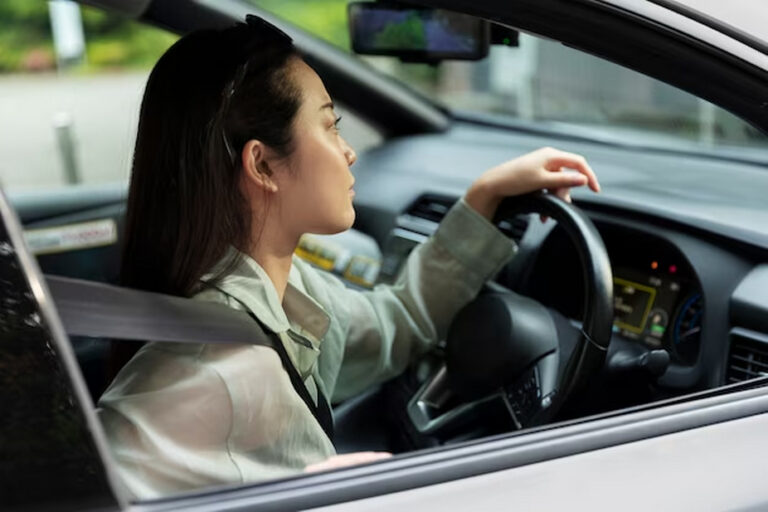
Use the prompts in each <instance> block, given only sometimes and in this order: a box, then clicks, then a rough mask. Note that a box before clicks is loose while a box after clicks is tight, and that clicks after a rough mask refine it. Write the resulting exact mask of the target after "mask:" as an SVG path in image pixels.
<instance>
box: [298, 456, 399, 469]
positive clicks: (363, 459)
mask: <svg viewBox="0 0 768 512" xmlns="http://www.w3.org/2000/svg"><path fill="white" fill-rule="evenodd" d="M390 457H392V454H391V453H389V452H355V453H345V454H343V455H334V456H333V457H330V458H328V459H326V460H324V461H322V462H316V463H315V464H310V465H309V466H307V467H306V468H304V472H305V473H317V472H318V471H328V470H330V469H337V468H343V467H346V466H356V465H358V464H367V463H369V462H376V461H377V460H383V459H388V458H390Z"/></svg>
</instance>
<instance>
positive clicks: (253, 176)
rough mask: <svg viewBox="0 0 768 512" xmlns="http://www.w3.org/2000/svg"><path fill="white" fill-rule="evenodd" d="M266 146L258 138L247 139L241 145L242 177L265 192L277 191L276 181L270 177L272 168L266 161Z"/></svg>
mask: <svg viewBox="0 0 768 512" xmlns="http://www.w3.org/2000/svg"><path fill="white" fill-rule="evenodd" d="M267 152H268V148H267V147H266V146H265V145H264V143H263V142H261V141H259V140H255V139H252V140H249V141H248V142H246V143H245V146H244V147H243V153H242V155H241V158H242V161H243V178H244V179H245V180H246V182H248V183H249V184H251V185H252V186H256V187H257V188H260V189H262V190H264V191H267V192H277V183H276V182H275V180H274V179H272V169H270V167H269V164H268V163H267Z"/></svg>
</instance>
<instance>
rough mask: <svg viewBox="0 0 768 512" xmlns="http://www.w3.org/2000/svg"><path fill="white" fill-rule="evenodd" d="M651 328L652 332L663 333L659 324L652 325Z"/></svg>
mask: <svg viewBox="0 0 768 512" xmlns="http://www.w3.org/2000/svg"><path fill="white" fill-rule="evenodd" d="M651 330H652V331H653V332H658V333H663V332H664V326H661V325H652V326H651Z"/></svg>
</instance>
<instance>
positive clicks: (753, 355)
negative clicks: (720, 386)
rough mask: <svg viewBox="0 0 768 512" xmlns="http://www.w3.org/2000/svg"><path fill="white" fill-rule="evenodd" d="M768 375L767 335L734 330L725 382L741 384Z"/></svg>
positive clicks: (739, 329) (745, 330)
mask: <svg viewBox="0 0 768 512" xmlns="http://www.w3.org/2000/svg"><path fill="white" fill-rule="evenodd" d="M764 375H768V335H766V334H761V333H757V332H754V331H749V330H747V329H741V328H735V329H733V330H732V331H731V354H730V356H729V357H728V371H727V373H726V381H727V382H728V383H731V382H741V381H744V380H750V379H754V378H757V377H762V376H764Z"/></svg>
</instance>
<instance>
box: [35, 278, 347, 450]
mask: <svg viewBox="0 0 768 512" xmlns="http://www.w3.org/2000/svg"><path fill="white" fill-rule="evenodd" d="M45 278H46V282H47V284H48V288H49V289H50V291H51V295H52V296H53V300H54V303H55V306H56V309H57V310H58V313H59V317H60V318H61V322H62V324H63V325H64V329H65V330H66V332H67V334H68V335H70V336H88V337H91V338H97V339H98V338H112V339H120V340H135V341H166V342H175V343H200V344H212V345H218V344H232V343H242V344H249V345H260V346H264V347H270V348H272V349H273V350H275V351H276V352H277V353H278V355H279V356H280V361H281V363H282V365H283V369H285V371H286V372H287V373H288V376H289V377H290V379H291V384H292V385H293V388H294V389H295V390H296V393H298V395H299V396H300V397H301V399H302V400H303V401H304V403H305V404H306V405H307V407H308V408H309V410H310V411H311V412H312V415H313V416H314V417H315V419H316V420H317V422H318V423H319V424H320V426H321V427H322V429H323V430H324V431H325V433H326V434H327V435H328V437H329V438H330V439H331V440H333V415H332V414H331V407H330V405H329V404H328V401H327V400H326V398H325V396H324V395H323V393H322V392H320V390H319V389H318V392H317V405H316V404H315V402H314V400H312V397H311V396H310V394H309V391H308V390H307V387H306V385H305V384H304V381H303V379H302V378H301V376H300V375H299V372H298V371H297V370H296V368H295V367H294V365H293V363H292V362H291V360H290V358H289V357H288V353H287V352H286V350H285V347H284V346H283V343H282V341H281V340H280V338H279V337H278V336H277V334H276V333H274V332H272V331H270V330H269V329H268V328H266V326H264V325H263V324H262V323H261V321H260V320H259V319H258V318H256V316H254V315H253V314H252V313H250V312H246V311H238V310H236V309H232V308H230V307H229V306H225V305H224V304H216V303H213V302H204V301H200V300H192V299H185V298H182V297H174V296H170V295H163V294H160V293H153V292H146V291H142V290H133V289H130V288H121V287H118V286H112V285H108V284H104V283H97V282H93V281H83V280H80V279H72V278H67V277H59V276H50V275H47V276H45Z"/></svg>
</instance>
